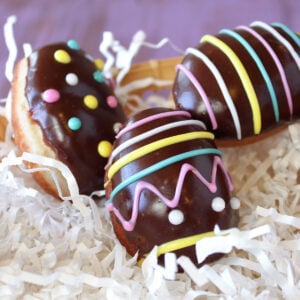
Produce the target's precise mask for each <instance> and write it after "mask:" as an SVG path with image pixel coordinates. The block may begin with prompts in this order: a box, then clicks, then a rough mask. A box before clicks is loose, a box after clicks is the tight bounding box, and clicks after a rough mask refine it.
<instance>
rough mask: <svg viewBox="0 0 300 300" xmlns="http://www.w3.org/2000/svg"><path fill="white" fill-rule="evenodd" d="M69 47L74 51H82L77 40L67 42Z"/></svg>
mask: <svg viewBox="0 0 300 300" xmlns="http://www.w3.org/2000/svg"><path fill="white" fill-rule="evenodd" d="M67 45H68V47H69V48H71V49H73V50H79V49H80V46H79V43H78V42H77V41H75V40H69V41H68V42H67Z"/></svg>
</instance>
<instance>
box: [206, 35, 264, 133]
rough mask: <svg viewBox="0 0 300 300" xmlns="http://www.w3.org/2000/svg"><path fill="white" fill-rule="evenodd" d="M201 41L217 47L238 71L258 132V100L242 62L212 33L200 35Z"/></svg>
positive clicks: (259, 125) (259, 130) (259, 129)
mask: <svg viewBox="0 0 300 300" xmlns="http://www.w3.org/2000/svg"><path fill="white" fill-rule="evenodd" d="M201 42H207V43H210V44H212V45H213V46H215V47H217V48H218V49H220V50H221V51H222V52H223V53H224V54H225V55H226V56H227V57H228V59H229V60H230V61H231V63H232V65H233V66H234V68H235V70H236V72H237V73H238V75H239V77H240V79H241V82H242V85H243V87H244V89H245V92H246V94H247V96H248V100H249V103H250V106H251V110H252V118H253V128H254V134H259V133H260V132H261V126H262V122H261V111H260V107H259V102H258V99H257V96H256V93H255V90H254V87H253V84H252V82H251V80H250V78H249V75H248V73H247V71H246V69H245V67H244V66H243V64H242V62H241V61H240V59H239V58H238V56H237V55H236V54H235V53H234V51H233V50H232V49H231V48H230V47H229V46H228V45H227V44H225V43H224V42H223V41H221V40H220V39H218V38H217V37H214V36H212V35H205V36H203V37H202V39H201Z"/></svg>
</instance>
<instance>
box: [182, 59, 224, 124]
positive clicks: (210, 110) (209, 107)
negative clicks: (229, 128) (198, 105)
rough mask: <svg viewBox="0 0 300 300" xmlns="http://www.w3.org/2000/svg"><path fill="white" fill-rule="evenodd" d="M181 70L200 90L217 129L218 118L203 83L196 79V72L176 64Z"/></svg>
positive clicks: (212, 122)
mask: <svg viewBox="0 0 300 300" xmlns="http://www.w3.org/2000/svg"><path fill="white" fill-rule="evenodd" d="M178 69H179V70H181V71H182V72H183V73H184V74H185V75H186V76H187V77H188V79H189V80H190V81H191V82H192V84H193V85H194V87H195V88H196V90H197V91H198V93H199V94H200V96H201V97H202V100H203V102H204V104H205V106H206V109H207V113H208V115H209V118H210V121H211V124H212V127H213V129H217V128H218V124H217V120H216V116H215V114H214V111H213V109H212V106H211V104H210V102H209V99H208V97H207V95H206V93H205V91H204V89H203V87H202V85H201V84H200V82H199V81H198V80H197V79H196V77H195V76H194V74H193V73H192V72H191V71H189V70H188V69H187V68H186V67H185V66H184V65H181V64H180V65H177V66H176V70H178Z"/></svg>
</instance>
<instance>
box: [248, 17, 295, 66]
mask: <svg viewBox="0 0 300 300" xmlns="http://www.w3.org/2000/svg"><path fill="white" fill-rule="evenodd" d="M250 26H251V27H253V26H258V27H261V28H263V29H264V30H266V31H268V32H269V33H271V34H272V35H273V36H274V37H275V38H276V39H277V40H279V41H280V42H281V43H282V44H283V45H284V46H285V47H286V49H287V50H288V51H289V52H290V54H291V55H292V57H293V59H294V60H295V62H296V64H297V66H298V69H299V70H300V57H299V55H298V53H297V52H296V51H295V49H294V48H293V46H292V45H291V44H290V42H289V41H288V40H287V39H285V38H284V37H283V36H282V35H281V34H280V33H279V32H278V31H277V30H276V29H274V28H273V27H272V26H270V25H268V24H266V23H264V22H261V21H256V22H253V23H251V24H250Z"/></svg>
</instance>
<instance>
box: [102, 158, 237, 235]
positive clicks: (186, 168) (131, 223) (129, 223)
mask: <svg viewBox="0 0 300 300" xmlns="http://www.w3.org/2000/svg"><path fill="white" fill-rule="evenodd" d="M217 167H220V168H221V170H222V172H223V173H224V175H225V177H226V179H227V183H228V187H229V190H230V191H232V190H233V184H232V181H231V178H230V176H229V174H228V173H227V172H226V169H225V166H224V164H223V161H222V159H221V158H220V157H219V156H214V162H213V168H212V173H211V181H210V182H209V181H208V180H206V179H205V178H204V177H203V175H202V174H201V173H200V172H199V171H198V170H197V169H196V168H194V167H193V166H192V165H191V164H188V163H185V164H183V165H182V166H181V169H180V173H179V176H178V181H177V186H176V189H175V194H174V197H173V199H168V198H167V197H165V196H164V195H163V194H162V193H161V192H160V191H159V190H158V189H157V188H156V187H155V186H154V185H152V184H150V183H148V182H145V181H139V182H138V183H137V185H136V188H135V193H134V198H133V207H132V214H131V218H130V219H129V220H125V219H124V217H123V216H122V215H121V213H120V211H119V210H118V209H117V208H116V207H115V206H114V204H113V203H112V202H111V203H109V204H107V206H106V207H107V209H108V210H109V211H113V212H114V214H115V215H116V217H117V218H118V219H119V221H120V222H121V223H122V226H123V227H124V229H125V230H126V231H132V230H133V229H134V227H135V224H136V220H137V217H138V212H139V202H140V195H141V193H142V192H143V190H144V189H147V190H149V191H151V192H152V193H153V194H155V195H157V197H159V198H160V199H161V200H162V201H163V202H164V203H165V204H166V205H167V206H168V207H171V208H174V207H176V206H177V205H178V203H179V200H180V196H181V192H182V188H183V183H184V180H185V177H186V175H187V173H188V172H192V173H193V174H194V175H195V176H196V177H197V178H198V179H199V180H200V181H201V182H202V183H203V184H204V185H205V186H206V187H207V188H208V189H209V191H210V192H211V193H215V192H216V191H217V185H216V177H217Z"/></svg>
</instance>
